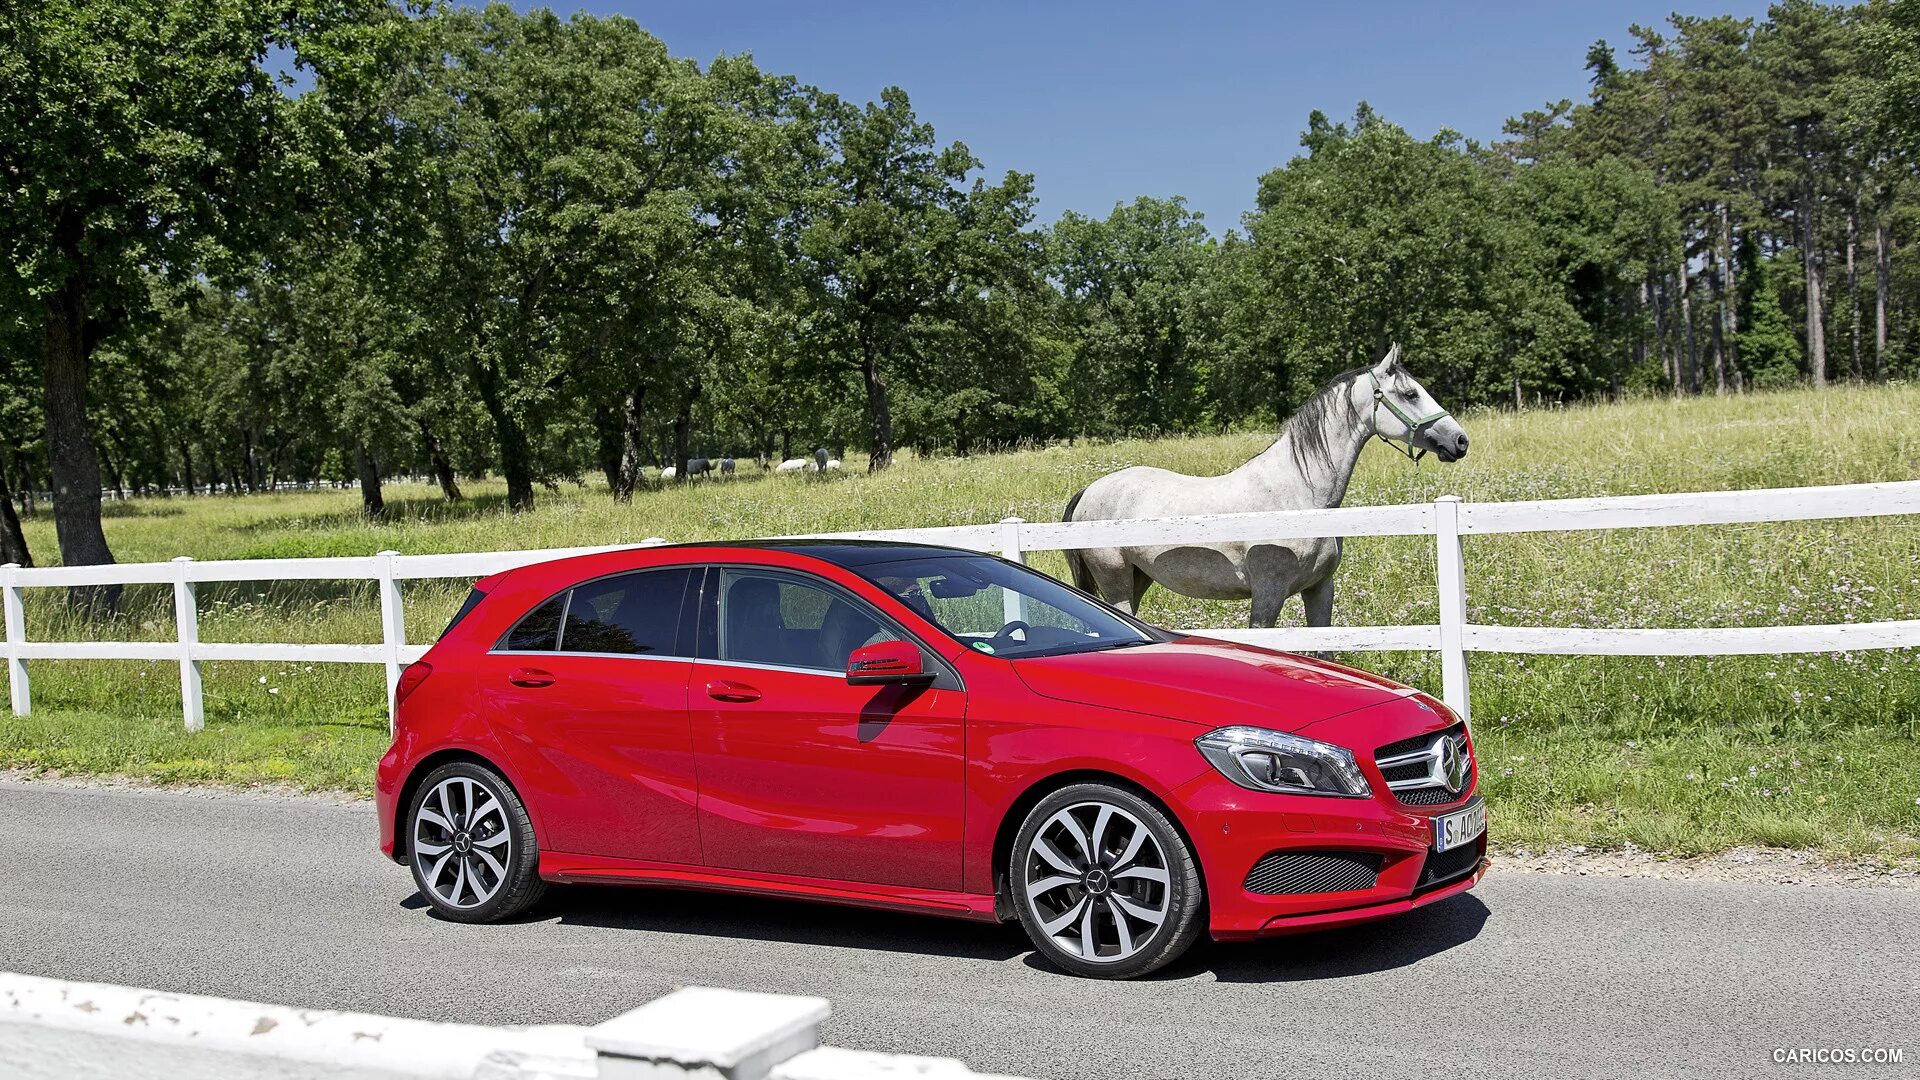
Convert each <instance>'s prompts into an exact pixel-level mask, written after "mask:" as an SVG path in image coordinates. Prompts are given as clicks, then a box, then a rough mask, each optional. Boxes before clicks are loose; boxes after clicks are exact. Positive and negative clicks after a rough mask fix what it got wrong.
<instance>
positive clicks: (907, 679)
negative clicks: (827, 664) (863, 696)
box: [847, 641, 934, 686]
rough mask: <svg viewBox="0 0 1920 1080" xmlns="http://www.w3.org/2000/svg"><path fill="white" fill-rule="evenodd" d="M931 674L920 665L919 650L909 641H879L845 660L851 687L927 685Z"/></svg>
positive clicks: (855, 651) (857, 650)
mask: <svg viewBox="0 0 1920 1080" xmlns="http://www.w3.org/2000/svg"><path fill="white" fill-rule="evenodd" d="M933 674H934V673H933V672H931V671H928V670H926V668H925V667H924V666H923V665H922V664H921V662H920V646H918V645H915V644H914V643H913V642H911V641H880V642H875V643H874V644H872V645H864V646H862V647H860V648H858V649H855V650H853V653H852V655H850V656H848V657H847V682H848V683H850V684H852V685H854V686H877V685H881V684H884V683H930V682H932V681H933Z"/></svg>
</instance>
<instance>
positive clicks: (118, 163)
mask: <svg viewBox="0 0 1920 1080" xmlns="http://www.w3.org/2000/svg"><path fill="white" fill-rule="evenodd" d="M385 11H386V9H385V7H384V5H380V4H374V3H373V2H372V0H361V2H355V0H310V2H283V3H271V4H270V3H266V2H264V0H257V2H248V3H229V4H210V3H194V4H171V3H164V2H162V0H116V2H113V3H106V2H102V0H47V2H45V3H37V4H25V5H8V6H7V8H6V9H5V12H4V14H0V174H4V175H5V176H6V177H7V183H5V184H4V185H0V236H4V237H6V241H7V252H6V258H5V260H4V263H3V264H0V273H4V274H6V275H8V277H9V278H10V279H11V281H12V285H11V287H10V288H7V289H0V295H10V296H15V297H18V298H20V299H21V300H23V301H24V302H25V303H26V304H27V311H26V314H27V315H28V317H29V318H30V321H31V322H32V323H33V324H35V325H37V327H38V330H39V336H40V352H41V380H42V385H43V388H44V400H43V410H44V413H45V417H44V419H45V423H46V431H47V453H48V457H49V461H50V465H51V470H52V481H53V489H54V495H55V498H54V526H55V532H56V534H57V535H58V537H59V543H60V555H61V560H62V561H63V562H65V563H67V564H70V565H71V564H90V563H106V562H111V561H113V553H112V551H111V550H110V549H109V548H108V546H107V540H106V535H105V533H104V532H103V531H102V529H101V525H100V489H101V475H100V461H99V455H98V452H97V449H96V445H95V440H94V436H93V429H92V426H91V425H90V423H89V419H88V412H87V392H88V376H89V371H90V368H91V365H92V362H93V359H94V356H95V354H96V352H97V351H98V350H99V349H100V347H101V346H102V345H103V344H104V343H106V342H108V341H109V340H111V339H112V338H113V337H114V336H115V335H116V334H119V333H121V332H122V331H124V330H126V329H127V328H128V327H129V326H130V325H132V324H134V323H136V322H138V321H140V320H141V319H143V318H146V317H148V316H149V315H150V314H151V311H152V309H151V298H150V291H149V288H148V283H147V280H146V275H147V274H148V273H149V272H157V273H164V274H166V275H168V276H169V277H171V278H173V279H174V280H184V279H186V278H188V277H191V276H192V275H194V274H196V273H202V272H208V271H213V272H218V271H220V270H223V269H225V268H226V267H228V266H229V265H230V264H231V263H232V262H233V261H234V260H236V259H237V258H238V257H239V256H240V255H241V254H242V253H244V252H246V251H249V250H255V249H257V248H258V247H259V245H260V244H261V243H262V241H263V239H264V237H265V235H266V233H267V231H268V230H269V229H270V228H271V226H272V224H273V223H274V222H275V221H277V220H278V215H277V214H276V213H274V212H273V208H274V207H275V206H276V205H279V206H284V205H286V203H287V200H289V199H290V198H293V197H295V196H296V194H297V191H298V176H299V173H300V172H301V171H302V169H303V168H304V167H305V166H308V165H312V164H314V162H312V161H310V160H298V159H297V155H283V151H284V150H285V149H286V148H287V147H286V139H287V134H288V131H289V127H288V125H289V117H288V110H287V100H286V98H285V97H284V95H282V94H281V92H280V90H279V88H278V87H277V85H276V83H275V79H274V76H273V75H272V74H271V73H270V72H269V71H268V70H267V67H266V63H267V57H268V52H269V50H270V49H273V48H288V49H292V50H294V55H295V56H296V58H298V60H299V62H302V63H315V62H324V61H316V60H314V59H313V58H314V57H315V56H329V57H330V56H331V55H332V54H330V53H328V51H327V49H326V48H319V49H317V50H316V49H314V48H312V46H316V45H324V44H325V43H327V41H328V38H329V35H330V34H332V33H333V32H335V31H337V30H339V29H340V28H341V27H342V26H350V25H351V24H353V23H354V22H355V21H366V20H368V19H370V18H371V17H372V16H374V15H375V14H376V13H380V14H384V13H385ZM73 595H74V599H75V600H76V602H78V603H81V604H83V605H85V606H87V607H90V608H93V607H102V608H109V609H110V608H113V607H116V606H117V604H118V599H119V589H118V587H117V586H103V587H98V588H84V589H76V590H74V591H73Z"/></svg>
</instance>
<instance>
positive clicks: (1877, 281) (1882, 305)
mask: <svg viewBox="0 0 1920 1080" xmlns="http://www.w3.org/2000/svg"><path fill="white" fill-rule="evenodd" d="M1889 239H1890V238H1889V237H1888V236H1887V217H1886V214H1884V213H1878V214H1875V215H1874V218H1873V377H1874V378H1876V379H1884V378H1886V377H1887V284H1888V279H1889V278H1890V277H1891V275H1892V270H1891V265H1890V260H1889V258H1888V251H1887V249H1888V248H1889V247H1890V246H1891V244H1890V243H1889Z"/></svg>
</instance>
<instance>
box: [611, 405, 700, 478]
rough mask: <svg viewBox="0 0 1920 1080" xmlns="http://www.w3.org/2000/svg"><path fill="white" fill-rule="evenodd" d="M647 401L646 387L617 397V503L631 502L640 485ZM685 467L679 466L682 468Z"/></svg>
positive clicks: (644, 444) (644, 449) (644, 445)
mask: <svg viewBox="0 0 1920 1080" xmlns="http://www.w3.org/2000/svg"><path fill="white" fill-rule="evenodd" d="M646 404H647V388H646V387H645V386H635V387H634V388H633V389H631V390H629V391H627V393H626V396H624V397H623V398H621V399H620V456H619V459H618V460H617V462H616V463H615V476H614V484H613V497H614V500H615V501H616V502H630V501H632V499H633V491H634V489H635V488H637V487H639V486H640V468H641V461H640V459H641V457H642V456H643V455H644V454H645V452H646V427H645V421H646V417H647V413H646ZM689 420H691V417H689ZM685 468H686V466H685V465H682V466H681V469H682V470H683V471H684V470H685Z"/></svg>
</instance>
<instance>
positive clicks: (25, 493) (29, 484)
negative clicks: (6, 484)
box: [13, 450, 37, 517]
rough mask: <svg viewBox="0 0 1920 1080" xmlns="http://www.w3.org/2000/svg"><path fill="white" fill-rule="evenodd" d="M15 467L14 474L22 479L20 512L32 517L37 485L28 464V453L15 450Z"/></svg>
mask: <svg viewBox="0 0 1920 1080" xmlns="http://www.w3.org/2000/svg"><path fill="white" fill-rule="evenodd" d="M13 468H14V476H16V477H18V478H19V480H20V512H21V513H22V514H25V515H26V516H27V517H32V516H33V514H34V509H33V493H34V491H35V490H36V486H37V485H36V483H35V480H34V475H33V469H32V468H30V467H29V466H28V465H27V455H26V453H25V451H21V450H15V451H14V452H13Z"/></svg>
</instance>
